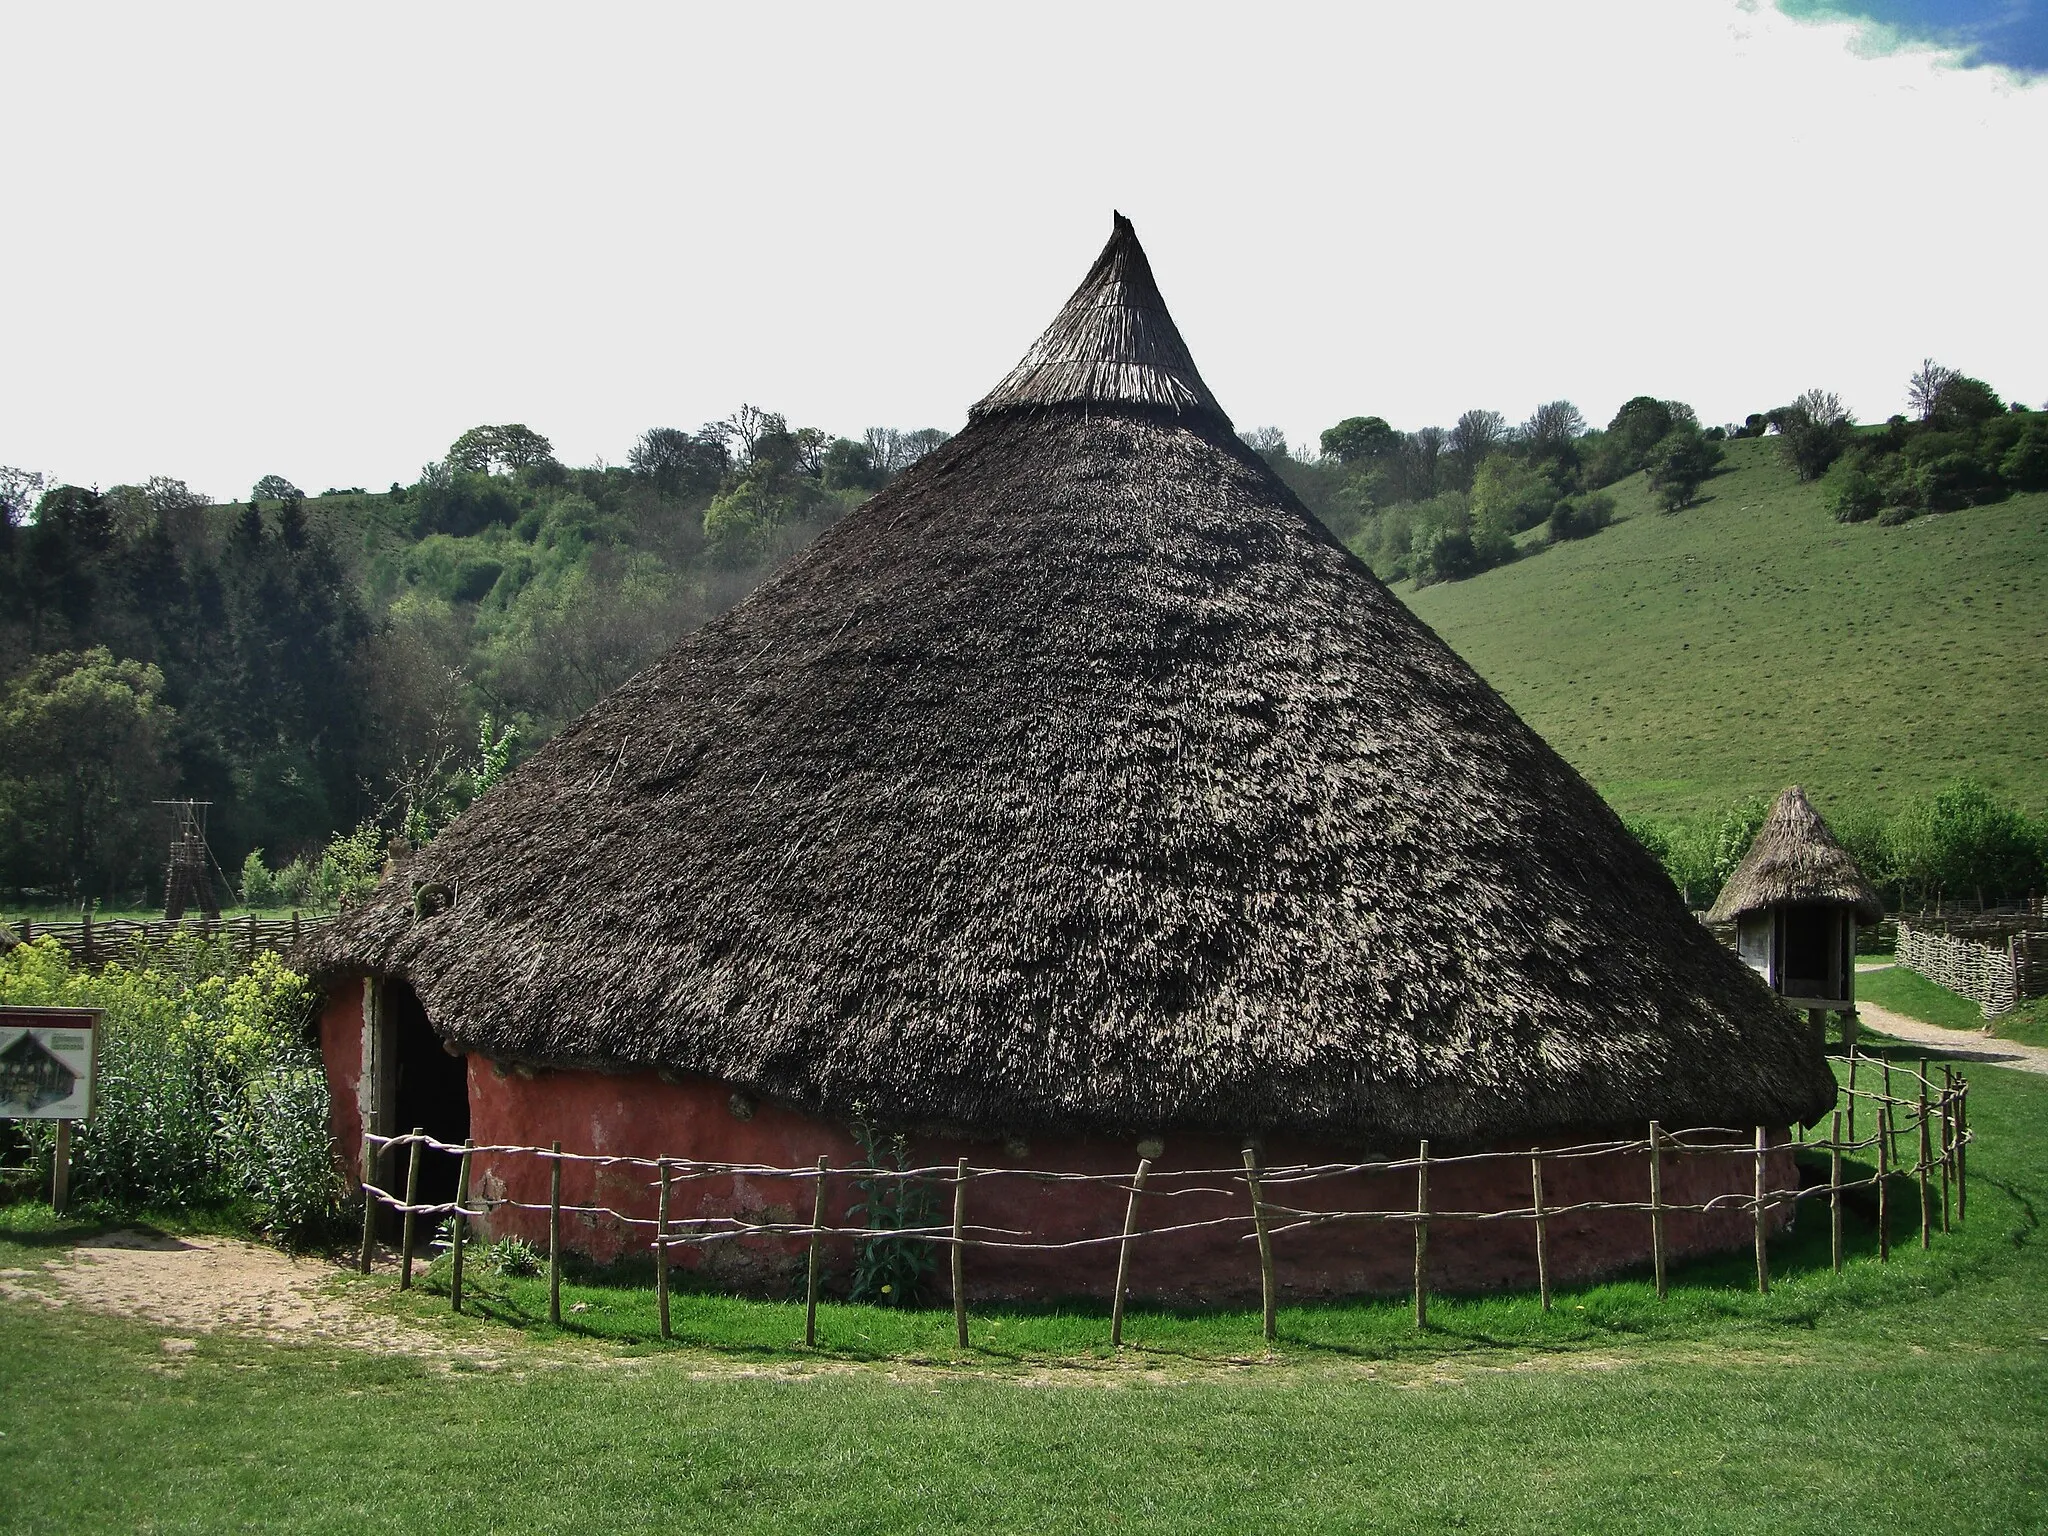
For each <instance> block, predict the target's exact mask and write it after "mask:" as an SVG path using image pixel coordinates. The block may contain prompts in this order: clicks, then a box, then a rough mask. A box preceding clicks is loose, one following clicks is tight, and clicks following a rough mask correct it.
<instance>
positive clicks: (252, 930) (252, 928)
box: [249, 912, 256, 960]
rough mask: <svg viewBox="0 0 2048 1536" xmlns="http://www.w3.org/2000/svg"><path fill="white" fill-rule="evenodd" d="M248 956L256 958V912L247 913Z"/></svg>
mask: <svg viewBox="0 0 2048 1536" xmlns="http://www.w3.org/2000/svg"><path fill="white" fill-rule="evenodd" d="M249 958H250V959H251V960H254V959H255V958H256V914H255V913H254V912H251V913H250V914H249Z"/></svg>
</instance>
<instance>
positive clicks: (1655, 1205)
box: [1650, 1120, 1664, 1301]
mask: <svg viewBox="0 0 2048 1536" xmlns="http://www.w3.org/2000/svg"><path fill="white" fill-rule="evenodd" d="M1663 1141H1664V1130H1663V1127H1661V1126H1660V1125H1658V1124H1657V1122H1656V1121H1654V1120H1652V1121H1651V1122H1650V1256H1651V1262H1652V1263H1654V1264H1655V1266H1656V1271H1657V1299H1658V1300H1659V1301H1662V1300H1663V1299H1664V1151H1663Z"/></svg>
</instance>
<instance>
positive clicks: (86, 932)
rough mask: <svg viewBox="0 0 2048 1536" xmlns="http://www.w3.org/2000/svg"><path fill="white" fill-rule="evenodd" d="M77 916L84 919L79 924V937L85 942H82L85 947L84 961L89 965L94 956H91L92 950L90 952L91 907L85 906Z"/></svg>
mask: <svg viewBox="0 0 2048 1536" xmlns="http://www.w3.org/2000/svg"><path fill="white" fill-rule="evenodd" d="M79 916H80V917H82V918H83V919H84V922H83V924H82V925H81V933H80V937H81V938H82V939H83V940H84V941H85V943H84V948H85V954H84V959H85V963H86V964H87V965H88V966H90V965H91V964H92V963H93V958H94V956H93V952H92V908H91V907H87V908H85V909H84V910H83V911H82V912H80V913H79Z"/></svg>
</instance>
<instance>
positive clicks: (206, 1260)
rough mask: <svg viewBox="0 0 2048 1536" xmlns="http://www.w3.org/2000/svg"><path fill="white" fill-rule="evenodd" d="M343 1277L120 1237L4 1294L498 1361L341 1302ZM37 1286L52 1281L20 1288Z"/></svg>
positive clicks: (16, 1279) (272, 1253) (192, 1240)
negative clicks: (36, 1282) (340, 1283)
mask: <svg viewBox="0 0 2048 1536" xmlns="http://www.w3.org/2000/svg"><path fill="white" fill-rule="evenodd" d="M344 1273H345V1271H343V1270H342V1269H340V1268H339V1267H338V1266H337V1265H335V1264H333V1263H330V1262H328V1261H326V1260H322V1259H313V1258H294V1257H292V1256H291V1255H290V1254H285V1253H280V1252H278V1251H277V1250H276V1249H275V1248H266V1247H264V1246H262V1245H261V1244H259V1243H246V1242H241V1241H239V1240H237V1239H235V1238H230V1237H165V1236H161V1235H159V1234H155V1233H148V1232H136V1231H117V1232H108V1233H104V1234H102V1235H100V1236H98V1237H93V1238H88V1239H87V1240H86V1241H84V1242H82V1243H80V1244H79V1245H78V1246H76V1247H74V1248H72V1249H70V1250H69V1251H68V1252H66V1253H64V1254H63V1255H61V1256H60V1257H57V1258H53V1259H51V1260H49V1261H48V1262H47V1263H46V1264H45V1265H44V1266H43V1271H42V1273H41V1274H40V1275H36V1274H35V1273H34V1272H33V1271H20V1270H17V1271H10V1272H9V1275H8V1277H7V1279H6V1280H0V1285H5V1286H6V1290H5V1291H4V1292H0V1294H5V1295H7V1296H9V1297H14V1298H19V1299H23V1300H27V1299H30V1298H31V1297H33V1298H34V1299H37V1300H40V1301H43V1302H45V1303H46V1304H49V1305H55V1306H67V1305H73V1304H75V1305H78V1306H81V1307H84V1308H86V1309H87V1310H88V1311H93V1312H105V1313H111V1314H113V1315H115V1316H118V1317H132V1318H137V1319H139V1320H141V1321H142V1322H146V1323H149V1324H152V1325H153V1326H155V1327H158V1328H164V1329H168V1330H170V1331H171V1332H172V1333H174V1334H187V1333H213V1332H216V1331H226V1332H230V1333H239V1334H245V1335H248V1336H251V1337H254V1338H260V1339H265V1340H268V1341H270V1342H272V1343H278V1344H341V1345H346V1346H348V1347H351V1348H356V1349H371V1350H377V1351H380V1352H383V1353H387V1354H405V1355H417V1356H421V1357H425V1358H430V1359H435V1360H441V1361H446V1360H450V1359H454V1358H456V1357H461V1358H464V1359H467V1360H470V1361H472V1362H474V1363H478V1364H482V1363H485V1362H489V1361H495V1359H496V1358H497V1355H496V1351H494V1350H491V1349H488V1348H484V1347H481V1346H476V1345H460V1344H454V1343H451V1342H450V1341H449V1340H447V1339H445V1338H442V1337H440V1336H437V1335H436V1334H433V1333H430V1332H428V1331H426V1330H425V1329H421V1328H416V1327H413V1326H411V1325H409V1324H407V1323H406V1322H404V1321H403V1320H401V1319H398V1318H393V1317H387V1316H382V1315H379V1314H378V1313H376V1312H372V1311H370V1310H368V1309H367V1308H364V1307H363V1306H361V1305H359V1304H358V1303H356V1302H355V1301H353V1300H351V1299H350V1298H348V1297H346V1296H343V1295H340V1294H337V1291H336V1282H337V1281H338V1280H339V1279H340V1278H341V1276H342V1275H343V1274H344ZM30 1279H33V1280H40V1281H42V1282H44V1283H43V1284H23V1283H21V1282H22V1281H24V1280H30ZM181 1347H182V1348H189V1347H190V1344H189V1342H188V1341H186V1340H182V1339H175V1338H171V1339H166V1340H165V1341H164V1348H165V1350H166V1352H168V1353H179V1352H181Z"/></svg>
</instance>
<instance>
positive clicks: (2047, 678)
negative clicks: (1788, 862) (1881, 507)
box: [1397, 439, 2048, 815]
mask: <svg viewBox="0 0 2048 1536" xmlns="http://www.w3.org/2000/svg"><path fill="white" fill-rule="evenodd" d="M1727 449H1728V460H1727V464H1728V467H1727V470H1726V472H1725V473H1723V474H1721V475H1718V476H1716V477H1715V478H1714V479H1713V480H1710V481H1709V482H1708V483H1707V485H1706V487H1705V488H1704V490H1703V492H1702V498H1703V499H1702V500H1701V501H1700V502H1699V504H1697V505H1695V506H1693V507H1690V508H1687V509H1686V510H1685V511H1683V512H1679V513H1675V514H1670V515H1667V514H1664V513H1662V512H1659V511H1657V510H1656V509H1655V508H1654V506H1653V505H1652V504H1651V501H1650V498H1649V494H1648V492H1647V489H1646V488H1645V486H1644V484H1643V480H1642V477H1641V476H1640V475H1638V476H1635V477H1633V478H1632V479H1629V480H1626V481H1624V482H1622V483H1621V484H1620V485H1618V486H1616V487H1614V491H1615V494H1616V497H1617V501H1618V503H1619V516H1620V517H1621V519H1622V520H1621V521H1619V522H1618V523H1617V524H1616V525H1615V526H1614V527H1611V528H1609V529H1607V530H1606V531H1604V532H1602V533H1600V534H1599V535H1597V536H1596V537H1593V538H1590V539H1586V540H1584V541H1582V542H1579V543H1569V544H1561V545H1558V546H1555V547H1550V548H1543V547H1540V546H1539V547H1537V548H1536V549H1534V550H1532V552H1531V553H1530V554H1529V555H1528V556H1527V558H1525V559H1522V560H1520V561H1517V562H1516V563H1514V564H1512V565H1508V566H1504V567H1501V568H1499V569H1497V570H1493V571H1489V572H1486V573H1485V574H1483V575H1480V576H1476V577H1473V578H1472V579H1471V580H1469V581H1462V582H1454V583H1448V584H1443V585H1438V586H1432V587H1427V588H1423V589H1421V590H1419V591H1418V590H1415V589H1413V588H1412V587H1410V586H1409V585H1407V584H1406V583H1404V584H1402V586H1401V587H1399V588H1397V590H1398V591H1399V592H1400V593H1401V595H1402V596H1403V597H1404V598H1405V599H1406V601H1407V602H1408V603H1409V605H1410V606H1411V607H1412V608H1413V609H1414V610H1415V612H1416V613H1418V614H1420V615H1421V616H1422V618H1423V619H1425V620H1426V621H1427V622H1428V623H1429V624H1430V625H1431V626H1433V627H1434V628H1435V629H1436V631H1437V632H1438V633H1439V634H1440V635H1442V636H1443V637H1444V639H1445V640H1447V641H1449V642H1450V643H1451V644H1452V645H1453V646H1455V647H1456V648H1457V650H1458V651H1459V652H1460V653H1461V654H1462V655H1464V656H1465V657H1466V658H1467V659H1468V660H1469V661H1471V662H1472V664H1473V665H1474V666H1476V667H1477V668H1478V669H1479V670H1480V672H1481V673H1483V674H1484V675H1485V677H1486V678H1487V680H1488V681H1490V682H1491V683H1493V684H1494V686H1495V687H1497V688H1499V689H1500V690H1501V692H1502V693H1504V694H1505V695H1506V696H1507V698H1508V700H1509V702H1510V703H1512V704H1513V705H1514V706H1515V708H1516V709H1517V710H1519V711H1520V712H1521V714H1522V715H1523V717H1524V718H1525V719H1527V720H1528V721H1529V722H1530V724H1532V725H1533V726H1535V727H1536V729H1537V730H1539V731H1541V732H1542V733H1543V734H1544V736H1546V737H1547V738H1548V739H1549V740H1550V742H1551V743H1552V745H1554V746H1555V747H1556V748H1557V749H1558V750H1559V751H1560V752H1561V753H1563V754H1564V756H1565V757H1566V758H1567V759H1569V760H1570V761H1571V762H1572V763H1573V764H1574V765H1576V766H1577V767H1578V768H1579V769H1580V770H1581V771H1582V772H1584V773H1585V774H1586V775H1587V777H1589V778H1590V779H1591V780H1592V781H1593V782H1594V784H1596V785H1597V786H1598V787H1599V788H1600V789H1601V791H1602V792H1603V793H1604V794H1606V796H1607V797H1608V798H1609V800H1611V801H1612V802H1613V803H1614V804H1615V805H1616V807H1617V808H1619V809H1620V810H1622V811H1623V812H1624V813H1625V814H1631V815H1634V814H1646V813H1648V814H1680V813H1686V812H1691V811H1697V810H1705V809H1711V808H1715V807H1718V806H1721V805H1723V804H1725V803H1727V802H1729V801H1731V800H1734V799H1736V798H1737V797H1739V796H1743V795H1748V794H1759V793H1775V792H1776V791H1777V790H1779V789H1781V788H1783V787H1784V786H1785V785H1786V784H1789V783H1793V782H1799V783H1803V784H1805V785H1806V786H1807V787H1808V788H1809V790H1811V791H1813V792H1814V793H1815V795H1816V796H1817V797H1818V798H1819V799H1821V801H1822V802H1823V804H1824V806H1827V807H1839V806H1848V805H1860V806H1872V807H1889V806H1891V805H1893V804H1895V803H1896V802H1898V801H1899V800H1901V799H1902V798H1904V797H1906V796H1908V795H1913V794H1918V793H1921V792H1923V791H1925V790H1928V789H1932V788H1934V787H1937V786H1939V785H1941V784H1943V783H1945V782H1947V781H1948V780H1950V779H1953V778H1956V777H1957V776H1959V775H1961V774H1965V773H1968V774H1973V775H1975V776H1977V777H1978V778H1981V779H1982V780H1984V781H1985V782H1986V783H1987V784H1988V785H1990V786H1991V787H1992V788H1993V789H1994V790H1995V791H1997V792H1998V793H1999V794H2000V795H2001V797H2003V798H2007V799H2010V800H2012V801H2015V802H2017V803H2018V804H2020V805H2022V806H2024V807H2025V808H2027V809H2028V810H2030V811H2033V812H2036V813H2039V812H2042V811H2044V810H2048V495H2041V494H2035V495H2026V496H2015V497H2013V498H2012V499H2011V500H2009V501H2006V502H2002V503H2000V504H1998V505H1995V506H1987V507H1975V508H1972V509H1970V510H1968V511H1965V512H1956V513H1950V514H1947V515H1944V516H1933V517H1922V518H1919V519H1916V520H1915V521H1913V522H1909V523H1905V524H1902V525H1900V526H1898V527H1892V528H1882V527H1879V526H1877V525H1876V524H1874V523H1862V524H1854V525H1845V524H1840V523H1836V522H1834V521H1833V520H1832V519H1831V518H1830V517H1829V516H1828V515H1827V513H1826V512H1825V510H1824V509H1823V508H1822V505H1821V499H1820V491H1819V488H1818V486H1814V485H1801V484H1800V483H1798V482H1797V481H1796V480H1795V479H1794V478H1793V476H1792V474H1791V473H1790V471H1789V470H1787V469H1786V468H1785V467H1784V465H1783V463H1782V462H1781V460H1780V457H1779V454H1778V451H1777V445H1776V443H1775V442H1774V441H1773V440H1770V439H1764V440H1759V441H1738V442H1732V443H1729V444H1728V445H1727ZM1540 537H1541V536H1540V535H1538V538H1539V539H1540Z"/></svg>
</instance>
